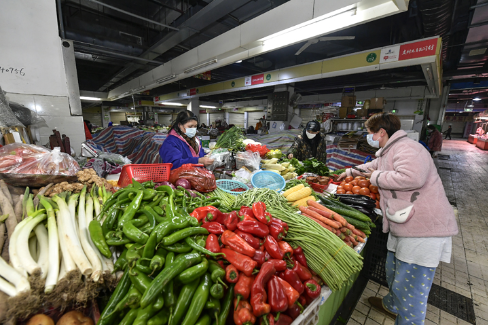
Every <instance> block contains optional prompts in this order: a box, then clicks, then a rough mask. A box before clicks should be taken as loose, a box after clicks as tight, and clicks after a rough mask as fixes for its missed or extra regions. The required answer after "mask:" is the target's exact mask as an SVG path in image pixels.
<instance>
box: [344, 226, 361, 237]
mask: <svg viewBox="0 0 488 325" xmlns="http://www.w3.org/2000/svg"><path fill="white" fill-rule="evenodd" d="M346 227H347V228H348V229H349V230H351V231H352V233H353V234H355V235H356V236H358V237H362V238H366V234H365V233H364V232H362V231H361V230H359V229H356V228H355V227H354V226H353V225H351V224H349V223H348V224H347V225H346Z"/></svg>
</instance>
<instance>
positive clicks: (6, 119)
mask: <svg viewBox="0 0 488 325" xmlns="http://www.w3.org/2000/svg"><path fill="white" fill-rule="evenodd" d="M14 126H20V127H24V125H23V124H22V123H21V122H20V121H19V120H18V119H17V117H15V115H14V113H13V112H12V109H11V108H10V106H9V104H8V100H7V97H6V96H5V92H3V90H2V87H0V127H4V128H6V127H14Z"/></svg>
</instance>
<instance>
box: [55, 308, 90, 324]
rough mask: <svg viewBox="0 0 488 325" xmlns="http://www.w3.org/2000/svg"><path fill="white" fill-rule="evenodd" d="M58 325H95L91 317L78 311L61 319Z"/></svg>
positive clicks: (73, 311)
mask: <svg viewBox="0 0 488 325" xmlns="http://www.w3.org/2000/svg"><path fill="white" fill-rule="evenodd" d="M56 325H94V324H93V320H92V319H91V318H90V317H87V316H85V315H83V313H82V312H80V311H78V310H72V311H70V312H69V313H66V314H64V315H63V317H61V318H60V319H59V320H58V322H57V323H56Z"/></svg>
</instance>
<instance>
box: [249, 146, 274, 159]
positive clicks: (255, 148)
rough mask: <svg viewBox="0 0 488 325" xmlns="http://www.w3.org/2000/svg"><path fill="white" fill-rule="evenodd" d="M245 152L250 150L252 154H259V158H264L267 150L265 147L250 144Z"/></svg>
mask: <svg viewBox="0 0 488 325" xmlns="http://www.w3.org/2000/svg"><path fill="white" fill-rule="evenodd" d="M246 150H250V151H252V152H259V155H260V156H261V158H264V157H265V156H266V154H267V153H268V152H269V149H268V147H266V145H261V144H252V143H250V144H248V145H247V146H246Z"/></svg>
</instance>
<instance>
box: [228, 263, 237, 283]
mask: <svg viewBox="0 0 488 325" xmlns="http://www.w3.org/2000/svg"><path fill="white" fill-rule="evenodd" d="M225 280H226V281H227V282H229V283H237V281H239V271H237V269H236V267H235V266H234V265H232V264H229V265H227V267H226V268H225Z"/></svg>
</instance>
